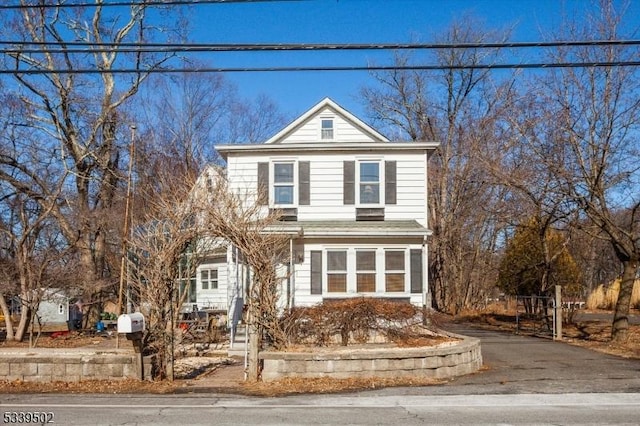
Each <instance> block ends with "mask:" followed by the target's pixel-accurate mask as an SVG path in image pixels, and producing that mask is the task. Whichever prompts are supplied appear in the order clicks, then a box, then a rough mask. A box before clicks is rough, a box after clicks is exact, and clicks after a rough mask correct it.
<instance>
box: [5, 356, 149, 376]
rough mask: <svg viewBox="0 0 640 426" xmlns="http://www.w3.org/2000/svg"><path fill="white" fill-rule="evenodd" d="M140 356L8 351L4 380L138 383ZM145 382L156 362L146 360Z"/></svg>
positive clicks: (146, 358)
mask: <svg viewBox="0 0 640 426" xmlns="http://www.w3.org/2000/svg"><path fill="white" fill-rule="evenodd" d="M139 363H140V358H139V354H136V353H133V352H117V351H114V352H109V351H105V352H95V351H94V352H87V351H69V350H37V349H31V350H29V351H24V350H21V351H17V350H14V351H6V350H3V351H2V352H1V353H0V380H23V381H37V382H53V381H63V382H78V381H82V380H113V379H125V378H132V379H136V378H139V377H140V370H139V368H140V366H139ZM144 364H145V365H144V378H145V379H147V380H150V378H151V368H152V359H151V358H150V357H145V359H144Z"/></svg>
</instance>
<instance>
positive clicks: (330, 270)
mask: <svg viewBox="0 0 640 426" xmlns="http://www.w3.org/2000/svg"><path fill="white" fill-rule="evenodd" d="M327 292H328V293H346V292H347V251H346V250H328V251H327Z"/></svg>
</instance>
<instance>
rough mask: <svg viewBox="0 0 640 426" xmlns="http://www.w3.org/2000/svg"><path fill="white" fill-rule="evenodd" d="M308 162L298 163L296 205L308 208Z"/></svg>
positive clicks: (309, 195) (309, 201) (309, 198)
mask: <svg viewBox="0 0 640 426" xmlns="http://www.w3.org/2000/svg"><path fill="white" fill-rule="evenodd" d="M309 179H310V177H309V162H308V161H300V162H299V163H298V186H299V188H298V204H299V205H301V206H308V205H309V204H310V203H311V194H310V189H311V188H310V181H309Z"/></svg>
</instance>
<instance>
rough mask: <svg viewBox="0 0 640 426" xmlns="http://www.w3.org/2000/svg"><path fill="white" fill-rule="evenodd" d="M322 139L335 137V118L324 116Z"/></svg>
mask: <svg viewBox="0 0 640 426" xmlns="http://www.w3.org/2000/svg"><path fill="white" fill-rule="evenodd" d="M321 123H322V124H321V131H320V139H322V140H331V139H333V119H332V118H323V119H322V120H321Z"/></svg>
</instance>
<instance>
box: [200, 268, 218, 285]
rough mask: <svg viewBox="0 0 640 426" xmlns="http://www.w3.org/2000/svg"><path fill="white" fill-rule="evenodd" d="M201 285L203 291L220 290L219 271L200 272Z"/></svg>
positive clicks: (206, 270) (204, 270)
mask: <svg viewBox="0 0 640 426" xmlns="http://www.w3.org/2000/svg"><path fill="white" fill-rule="evenodd" d="M200 283H201V285H202V289H203V290H215V289H217V288H218V269H203V270H201V271H200Z"/></svg>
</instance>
